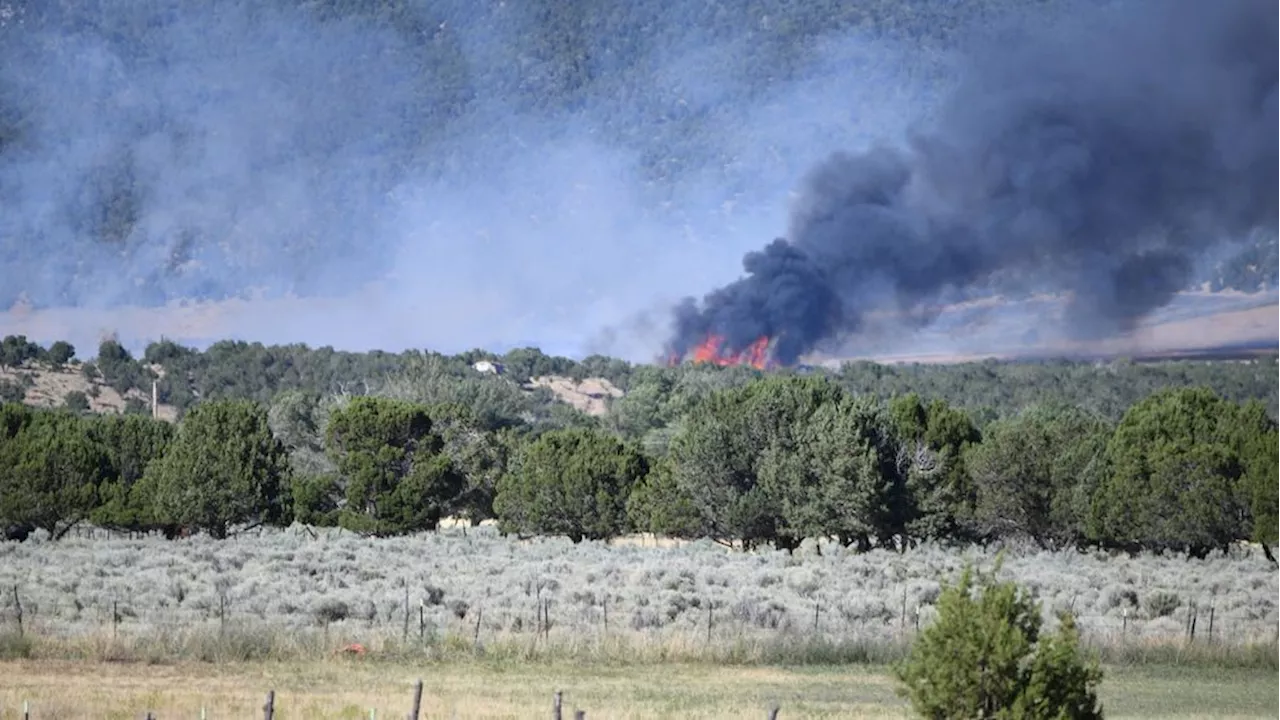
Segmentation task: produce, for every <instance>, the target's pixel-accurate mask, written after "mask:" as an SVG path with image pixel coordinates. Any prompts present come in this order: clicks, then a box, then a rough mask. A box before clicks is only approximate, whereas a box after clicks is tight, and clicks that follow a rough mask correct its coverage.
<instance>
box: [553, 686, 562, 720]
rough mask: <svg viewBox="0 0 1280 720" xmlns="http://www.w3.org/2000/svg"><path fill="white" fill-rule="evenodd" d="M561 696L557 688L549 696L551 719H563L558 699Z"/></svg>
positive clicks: (559, 699)
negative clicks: (554, 692) (552, 694)
mask: <svg viewBox="0 0 1280 720" xmlns="http://www.w3.org/2000/svg"><path fill="white" fill-rule="evenodd" d="M562 697H563V696H562V695H561V693H560V691H559V690H557V691H556V694H555V695H554V696H552V698H551V720H563V718H561V716H560V701H561V699H562Z"/></svg>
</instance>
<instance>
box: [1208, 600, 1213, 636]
mask: <svg viewBox="0 0 1280 720" xmlns="http://www.w3.org/2000/svg"><path fill="white" fill-rule="evenodd" d="M1209 644H1211V645H1212V644H1213V606H1212V605H1210V606H1209Z"/></svg>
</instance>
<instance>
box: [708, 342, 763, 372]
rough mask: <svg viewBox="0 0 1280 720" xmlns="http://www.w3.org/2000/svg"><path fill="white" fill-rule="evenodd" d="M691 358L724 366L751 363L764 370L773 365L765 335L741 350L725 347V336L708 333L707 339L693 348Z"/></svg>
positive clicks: (752, 365) (754, 366)
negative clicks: (735, 350)
mask: <svg viewBox="0 0 1280 720" xmlns="http://www.w3.org/2000/svg"><path fill="white" fill-rule="evenodd" d="M691 359H692V360H693V362H695V363H714V364H716V365H720V366H722V367H725V366H729V365H750V366H751V367H753V368H755V369H757V370H764V369H766V368H768V367H770V366H771V365H772V359H771V358H770V357H769V338H768V337H765V336H763V335H762V336H760V337H758V338H756V341H755V342H753V343H751V344H750V345H748V346H747V347H745V348H743V349H742V350H741V351H739V352H733V351H731V350H728V349H726V348H724V336H722V335H708V336H707V339H706V340H703V341H702V343H700V344H699V345H697V346H696V347H694V348H693V352H692V357H691Z"/></svg>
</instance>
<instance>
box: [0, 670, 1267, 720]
mask: <svg viewBox="0 0 1280 720" xmlns="http://www.w3.org/2000/svg"><path fill="white" fill-rule="evenodd" d="M417 678H422V680H423V681H424V687H425V690H424V693H423V717H424V718H529V717H549V716H550V712H549V711H550V707H551V697H552V693H553V692H554V691H555V690H557V689H560V690H563V691H564V693H565V695H564V698H565V700H564V703H565V717H572V711H573V710H574V709H583V710H586V711H587V717H588V718H592V720H595V719H597V718H702V719H710V718H726V719H727V718H734V719H735V720H736V719H738V718H753V717H759V718H763V717H765V714H766V713H767V711H768V708H769V707H770V705H771V704H772V703H775V702H776V703H778V704H779V705H780V706H781V708H782V712H781V713H780V715H779V717H780V718H837V717H838V718H880V717H889V718H903V717H907V715H908V714H907V708H906V706H905V704H904V703H903V702H902V701H901V700H900V699H898V698H897V697H896V695H895V693H894V682H893V679H892V677H891V676H890V674H889V672H888V670H887V669H885V668H883V667H875V666H840V667H815V668H804V669H787V668H779V667H717V666H713V665H705V664H655V665H637V666H629V667H627V666H612V667H594V666H587V665H581V664H568V663H551V664H537V663H519V664H497V663H433V664H420V665H414V664H407V663H386V662H372V661H364V660H357V659H335V660H329V661H319V662H307V663H285V662H280V663H268V662H254V663H229V664H200V663H182V664H177V665H145V664H133V663H129V664H124V663H101V662H87V661H53V660H14V661H6V662H0V718H4V719H5V720H8V719H9V718H17V717H19V713H20V712H21V707H22V703H23V701H28V702H30V706H31V717H32V718H33V720H45V719H46V718H61V719H68V718H90V717H92V718H138V717H142V716H143V715H145V713H146V712H148V711H151V712H153V713H155V715H156V717H157V718H158V719H159V720H164V719H165V718H176V717H184V718H197V717H200V709H201V707H206V708H208V717H209V718H232V717H234V718H252V717H261V706H262V703H263V699H264V696H265V693H266V690H267V689H274V690H275V691H276V715H275V717H276V718H282V719H292V718H367V717H369V716H370V715H369V711H370V709H376V710H377V717H381V718H396V717H403V716H404V714H405V713H406V712H407V711H408V709H409V706H410V704H411V698H412V685H413V682H414V680H415V679H417ZM1277 692H1280V687H1278V685H1277V676H1276V673H1275V672H1274V671H1271V670H1217V671H1215V670H1206V669H1203V668H1199V669H1188V668H1164V667H1143V668H1120V667H1109V668H1107V676H1106V679H1105V680H1104V681H1103V687H1102V696H1103V703H1104V709H1105V710H1106V712H1107V717H1109V718H1175V717H1176V718H1193V717H1194V718H1260V717H1268V718H1274V717H1276V709H1277Z"/></svg>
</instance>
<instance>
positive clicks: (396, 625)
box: [0, 525, 1280, 665]
mask: <svg viewBox="0 0 1280 720" xmlns="http://www.w3.org/2000/svg"><path fill="white" fill-rule="evenodd" d="M995 553H996V551H995V550H994V549H983V548H980V547H976V546H975V547H972V548H969V549H963V550H961V549H955V548H947V547H944V546H939V545H923V546H920V547H916V548H912V549H907V550H905V551H903V552H901V553H899V552H897V551H894V550H891V549H877V550H873V551H871V552H867V553H861V554H859V553H853V552H850V551H848V550H846V549H844V548H841V547H839V546H838V545H834V544H832V545H827V544H825V543H824V544H823V545H822V546H821V547H818V546H815V545H814V544H813V543H812V542H811V541H810V542H809V543H806V544H805V545H804V546H802V547H801V548H800V549H799V550H797V551H795V552H794V553H790V554H789V553H787V552H783V551H773V550H761V551H753V552H749V553H744V552H742V551H740V550H734V549H730V548H726V547H723V546H721V545H717V544H715V543H712V542H709V541H700V542H689V543H673V542H670V541H659V540H656V539H654V538H652V537H647V538H646V537H639V538H636V537H632V538H622V539H618V540H615V541H613V542H612V543H603V542H591V541H587V542H583V543H580V544H577V545H575V544H573V543H570V542H569V541H567V540H564V539H560V538H534V539H531V540H518V539H516V538H514V537H504V536H501V535H500V534H498V533H497V531H496V530H495V529H494V528H492V527H490V526H487V525H485V526H480V527H473V528H465V529H464V528H461V527H453V528H448V529H443V530H441V531H440V532H438V533H433V534H419V535H413V536H405V537H394V538H384V539H375V538H365V537H360V536H357V535H354V534H350V533H347V532H345V531H341V530H337V529H321V530H311V529H309V528H304V527H301V526H293V527H291V528H288V529H283V530H264V531H263V532H262V533H261V534H254V533H249V534H247V535H241V536H239V537H237V538H233V539H231V540H226V541H216V540H212V539H209V538H207V537H205V536H196V537H192V538H188V539H182V540H178V541H165V540H162V539H159V538H147V539H125V538H120V537H116V538H111V539H104V538H103V537H102V535H101V532H99V536H98V537H96V538H78V537H75V536H74V535H73V536H69V537H67V538H64V539H63V540H62V541H60V542H56V543H53V542H46V541H42V540H38V539H36V540H33V541H29V542H27V543H21V544H18V543H6V544H0V582H2V583H3V585H4V588H5V590H6V592H5V593H4V595H5V598H4V600H3V601H2V602H0V607H2V608H3V611H4V615H5V618H4V619H5V623H4V627H5V628H6V629H12V628H14V626H15V623H16V618H17V608H18V606H19V605H20V606H21V608H22V622H23V631H24V633H25V634H26V636H27V637H28V638H34V640H30V641H29V642H31V643H34V645H32V647H30V648H28V649H27V650H24V651H23V654H35V655H36V656H40V655H45V656H72V657H99V658H104V657H115V656H119V657H120V659H129V658H130V657H133V656H135V655H136V658H134V659H142V660H153V661H160V660H168V659H177V658H194V659H206V660H219V659H221V660H248V659H257V658H272V657H294V658H306V657H311V656H315V655H317V654H327V653H328V652H332V651H333V650H334V649H336V648H339V647H341V646H342V645H344V644H346V643H361V644H362V645H364V646H365V647H366V648H368V649H369V650H370V651H371V652H375V653H377V652H384V653H388V654H396V653H401V654H402V653H408V652H414V653H418V652H425V653H428V654H431V653H434V654H435V655H436V656H440V655H441V654H448V653H450V652H458V653H462V654H465V655H467V656H471V655H473V654H477V653H478V654H482V655H483V654H489V655H491V656H511V655H513V654H514V655H518V656H519V657H521V658H527V657H533V656H538V657H561V658H590V659H592V660H593V661H607V660H615V661H620V662H627V663H632V662H637V661H643V660H646V659H648V660H677V659H678V660H716V661H735V662H819V663H820V662H824V661H841V660H863V661H873V662H874V661H877V660H887V659H890V658H892V657H896V656H897V651H896V650H895V648H898V647H899V646H901V644H902V643H903V642H905V641H908V640H909V639H910V636H911V635H912V634H913V632H914V630H915V628H916V627H917V626H918V625H923V624H925V623H928V622H929V621H930V619H931V618H932V612H933V607H932V604H933V602H934V600H935V599H936V597H937V595H938V592H939V589H940V583H942V582H946V581H948V580H950V579H952V578H954V577H955V575H956V573H957V572H958V571H959V570H960V569H961V567H962V566H963V565H964V563H966V562H974V563H976V564H977V565H979V566H986V567H990V566H991V565H992V564H993V563H994V561H995ZM1002 573H1003V574H1005V575H1007V576H1008V577H1010V578H1012V579H1014V580H1016V581H1017V582H1019V583H1021V584H1022V585H1023V586H1025V587H1026V588H1028V589H1030V590H1031V591H1033V592H1035V593H1036V595H1037V596H1038V598H1039V599H1040V601H1041V603H1042V609H1043V612H1044V613H1045V616H1046V619H1047V620H1048V621H1049V622H1050V623H1051V624H1052V623H1053V622H1054V620H1055V618H1056V613H1057V612H1059V611H1062V610H1071V611H1072V612H1073V613H1074V614H1075V615H1076V616H1077V618H1078V622H1079V624H1080V627H1081V629H1082V632H1083V634H1084V639H1085V641H1086V643H1090V644H1094V645H1098V646H1106V647H1109V648H1112V649H1115V648H1129V652H1133V649H1134V648H1142V647H1152V646H1154V645H1163V644H1170V645H1177V646H1181V645H1183V644H1185V641H1186V639H1187V635H1188V634H1189V625H1190V624H1191V620H1192V617H1193V616H1194V618H1195V625H1196V630H1195V632H1196V639H1197V641H1198V642H1200V643H1210V642H1211V643H1212V644H1213V645H1214V646H1215V647H1237V648H1240V647H1244V646H1249V645H1257V646H1262V647H1269V648H1271V650H1268V651H1267V652H1271V655H1272V659H1271V661H1270V662H1271V664H1272V665H1274V662H1275V660H1274V647H1275V641H1276V627H1277V619H1278V616H1277V608H1276V598H1277V595H1278V594H1280V585H1278V584H1277V583H1278V574H1277V570H1276V568H1275V566H1274V565H1272V564H1271V563H1269V562H1266V561H1265V560H1264V559H1263V558H1262V556H1261V554H1260V553H1258V552H1256V551H1250V550H1249V549H1248V548H1247V547H1244V546H1242V547H1238V548H1235V549H1233V550H1232V552H1231V553H1230V554H1229V556H1227V557H1223V556H1222V555H1220V554H1215V555H1214V556H1211V557H1209V558H1206V559H1203V560H1196V559H1190V560H1188V559H1185V558H1184V557H1180V556H1173V555H1166V556H1158V555H1153V554H1142V555H1136V556H1127V555H1122V554H1117V555H1109V554H1106V553H1100V552H1087V553H1082V552H1076V551H1061V552H1047V551H1038V550H1033V549H1031V548H1019V547H1010V548H1007V549H1006V550H1005V559H1004V565H1003V569H1002ZM406 611H407V612H406ZM273 629H274V630H277V631H278V632H267V631H268V630H273ZM708 630H710V632H708ZM204 635H211V636H212V637H213V639H214V640H217V639H218V638H219V637H220V638H221V639H222V642H204V641H203V640H201V638H202V637H204ZM233 636H234V637H238V638H239V640H237V641H236V642H230V641H229V638H231V637H233ZM113 638H114V641H112V639H113ZM820 648H825V649H820ZM10 654H12V652H11V653H10Z"/></svg>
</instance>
